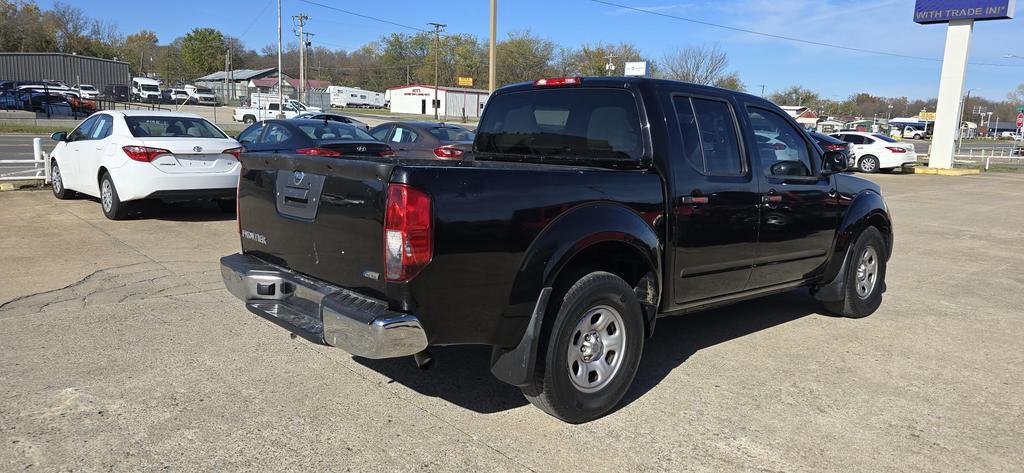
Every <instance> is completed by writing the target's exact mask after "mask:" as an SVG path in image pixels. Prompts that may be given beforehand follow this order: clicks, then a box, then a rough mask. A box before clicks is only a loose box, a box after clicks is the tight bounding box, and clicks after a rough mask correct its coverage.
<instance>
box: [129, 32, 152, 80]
mask: <svg viewBox="0 0 1024 473" xmlns="http://www.w3.org/2000/svg"><path fill="white" fill-rule="evenodd" d="M157 43H158V41H157V37H156V33H154V32H152V31H149V30H142V31H139V32H138V33H135V34H130V35H128V36H127V37H125V39H124V46H123V47H122V48H121V56H120V57H121V60H123V61H126V62H128V64H130V65H131V70H132V72H133V73H134V74H141V73H143V72H155V71H151V70H150V69H153V68H154V67H156V66H155V65H153V64H152V62H155V61H156V55H157V48H158V46H157Z"/></svg>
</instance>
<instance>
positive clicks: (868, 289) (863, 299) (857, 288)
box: [825, 227, 889, 319]
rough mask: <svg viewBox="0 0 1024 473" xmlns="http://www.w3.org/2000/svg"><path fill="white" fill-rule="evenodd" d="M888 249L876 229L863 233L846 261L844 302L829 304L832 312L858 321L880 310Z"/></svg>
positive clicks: (828, 307) (826, 305)
mask: <svg viewBox="0 0 1024 473" xmlns="http://www.w3.org/2000/svg"><path fill="white" fill-rule="evenodd" d="M888 255H889V253H888V248H887V247H886V246H885V241H884V240H883V239H882V234H881V233H880V232H879V231H878V229H877V228H875V227H868V228H867V229H866V230H864V231H863V232H861V234H860V237H858V238H857V241H856V242H854V245H853V250H852V251H851V252H850V256H849V258H850V260H849V261H847V262H846V274H845V275H843V277H845V278H846V281H844V284H843V286H844V290H843V299H842V300H840V301H835V302H827V303H826V304H825V308H826V309H828V311H829V312H832V313H834V314H836V315H841V316H843V317H850V318H855V319H859V318H861V317H867V316H869V315H871V314H872V313H874V312H875V311H876V310H878V306H880V305H881V304H882V292H883V291H884V290H885V266H886V262H887V260H888Z"/></svg>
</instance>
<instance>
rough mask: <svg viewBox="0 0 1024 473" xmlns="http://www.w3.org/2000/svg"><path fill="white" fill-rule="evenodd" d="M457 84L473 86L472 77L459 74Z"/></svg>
mask: <svg viewBox="0 0 1024 473" xmlns="http://www.w3.org/2000/svg"><path fill="white" fill-rule="evenodd" d="M458 84H459V87H473V78H472V77H466V76H459V77H458Z"/></svg>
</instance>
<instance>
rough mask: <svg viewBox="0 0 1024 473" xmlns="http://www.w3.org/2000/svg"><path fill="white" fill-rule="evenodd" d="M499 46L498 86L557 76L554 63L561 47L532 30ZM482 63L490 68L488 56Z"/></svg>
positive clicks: (516, 32)
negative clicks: (558, 48) (557, 51)
mask: <svg viewBox="0 0 1024 473" xmlns="http://www.w3.org/2000/svg"><path fill="white" fill-rule="evenodd" d="M495 47H496V48H497V50H496V51H495V54H496V56H497V65H496V75H497V84H498V86H502V85H506V84H512V83H516V82H525V81H533V80H537V79H539V78H541V77H545V76H550V75H555V71H556V69H555V68H554V67H553V66H552V64H553V62H554V59H555V51H556V47H557V46H556V45H555V43H554V42H552V41H549V40H547V39H544V38H541V37H538V36H534V35H533V34H532V33H531V32H530V31H529V30H527V31H514V32H511V33H509V35H508V39H506V40H504V41H500V42H498V44H497V45H495ZM484 53H485V54H486V49H485V50H484ZM480 62H481V65H482V66H484V67H485V68H486V65H487V58H486V56H484V57H482V58H481V61H480ZM484 78H486V74H484ZM482 83H485V82H482Z"/></svg>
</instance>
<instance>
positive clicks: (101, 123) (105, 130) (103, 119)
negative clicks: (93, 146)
mask: <svg viewBox="0 0 1024 473" xmlns="http://www.w3.org/2000/svg"><path fill="white" fill-rule="evenodd" d="M113 128H114V119H113V118H111V116H110V115H100V117H99V119H97V120H96V125H95V126H93V127H92V131H91V132H90V133H89V139H91V140H102V139H104V138H106V137H108V136H110V132H111V130H112V129H113Z"/></svg>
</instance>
